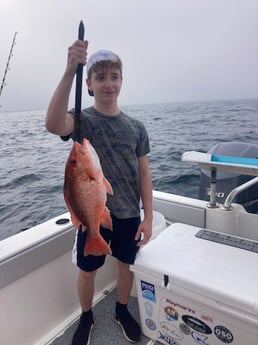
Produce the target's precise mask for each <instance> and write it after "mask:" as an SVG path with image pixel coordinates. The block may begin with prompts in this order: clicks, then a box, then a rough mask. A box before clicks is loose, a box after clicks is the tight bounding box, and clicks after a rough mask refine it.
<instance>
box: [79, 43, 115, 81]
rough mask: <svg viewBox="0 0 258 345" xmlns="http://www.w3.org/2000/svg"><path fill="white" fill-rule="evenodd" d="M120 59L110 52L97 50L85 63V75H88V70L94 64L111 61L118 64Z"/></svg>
mask: <svg viewBox="0 0 258 345" xmlns="http://www.w3.org/2000/svg"><path fill="white" fill-rule="evenodd" d="M119 60H120V59H119V57H118V55H116V54H115V53H113V52H112V51H110V50H105V49H102V50H99V51H97V52H96V53H94V54H92V55H91V56H90V58H89V60H88V62H87V66H86V68H87V75H89V70H90V69H91V67H92V66H93V65H95V63H97V62H101V61H112V62H118V61H119Z"/></svg>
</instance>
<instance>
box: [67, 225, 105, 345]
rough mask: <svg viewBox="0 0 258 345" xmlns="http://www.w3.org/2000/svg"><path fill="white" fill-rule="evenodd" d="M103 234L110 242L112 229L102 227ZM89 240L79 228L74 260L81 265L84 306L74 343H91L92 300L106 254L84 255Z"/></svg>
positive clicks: (78, 285)
mask: <svg viewBox="0 0 258 345" xmlns="http://www.w3.org/2000/svg"><path fill="white" fill-rule="evenodd" d="M100 231H101V234H102V236H103V237H104V239H105V240H106V242H107V243H108V242H109V238H110V231H109V230H107V229H104V228H101V229H100ZM86 240H87V232H82V229H81V228H80V229H78V231H77V233H76V237H75V243H74V248H73V262H74V263H75V264H76V265H77V266H78V267H79V276H78V283H77V289H78V296H79V300H80V304H81V308H82V314H81V317H80V320H79V325H78V327H77V329H76V331H75V333H74V335H73V339H72V345H89V344H90V336H91V331H92V328H93V327H94V324H95V320H94V317H93V312H92V309H91V308H92V302H93V296H94V286H95V276H96V273H97V269H98V268H100V267H101V266H103V264H104V262H105V255H102V256H92V255H87V256H84V246H85V242H86Z"/></svg>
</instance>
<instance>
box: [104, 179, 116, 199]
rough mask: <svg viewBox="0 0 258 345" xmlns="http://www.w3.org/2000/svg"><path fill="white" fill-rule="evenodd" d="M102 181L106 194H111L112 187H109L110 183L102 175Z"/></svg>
mask: <svg viewBox="0 0 258 345" xmlns="http://www.w3.org/2000/svg"><path fill="white" fill-rule="evenodd" d="M103 182H104V186H105V188H106V191H107V193H108V194H110V195H113V194H114V193H113V189H112V187H111V184H110V183H109V182H108V180H107V179H106V178H105V177H104V176H103Z"/></svg>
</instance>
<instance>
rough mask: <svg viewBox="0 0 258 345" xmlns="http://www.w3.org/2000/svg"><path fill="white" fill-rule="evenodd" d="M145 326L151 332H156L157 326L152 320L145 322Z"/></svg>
mask: <svg viewBox="0 0 258 345" xmlns="http://www.w3.org/2000/svg"><path fill="white" fill-rule="evenodd" d="M145 325H146V326H147V327H148V328H149V329H150V330H151V331H155V330H156V328H157V327H156V324H155V322H154V321H153V320H151V319H146V320H145Z"/></svg>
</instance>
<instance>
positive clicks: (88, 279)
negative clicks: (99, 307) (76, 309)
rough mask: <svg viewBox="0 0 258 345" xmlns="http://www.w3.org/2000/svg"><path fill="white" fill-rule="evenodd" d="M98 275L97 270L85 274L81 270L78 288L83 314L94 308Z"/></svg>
mask: <svg viewBox="0 0 258 345" xmlns="http://www.w3.org/2000/svg"><path fill="white" fill-rule="evenodd" d="M96 273H97V270H95V271H92V272H85V271H83V270H81V269H80V270H79V275H78V285H77V288H78V296H79V300H80V304H81V308H82V311H83V312H84V311H88V310H90V309H91V307H92V301H93V296H94V287H95V276H96Z"/></svg>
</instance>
